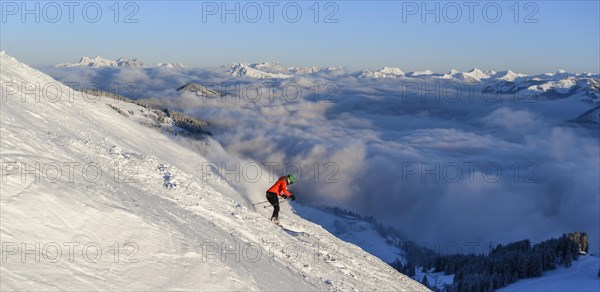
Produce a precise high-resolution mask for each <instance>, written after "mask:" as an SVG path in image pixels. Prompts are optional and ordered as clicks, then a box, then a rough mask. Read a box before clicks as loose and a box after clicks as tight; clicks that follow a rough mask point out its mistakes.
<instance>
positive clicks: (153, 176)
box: [0, 54, 426, 291]
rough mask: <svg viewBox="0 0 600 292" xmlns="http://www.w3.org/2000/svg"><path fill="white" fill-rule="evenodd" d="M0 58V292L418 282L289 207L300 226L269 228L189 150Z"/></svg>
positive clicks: (292, 222) (411, 287)
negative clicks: (0, 192) (301, 216)
mask: <svg viewBox="0 0 600 292" xmlns="http://www.w3.org/2000/svg"><path fill="white" fill-rule="evenodd" d="M1 58H2V59H1V66H2V68H1V69H2V70H1V71H2V73H1V80H0V81H1V82H2V107H1V113H2V114H1V122H2V127H1V129H0V133H1V135H2V142H1V143H2V144H1V146H2V147H1V152H2V157H1V160H2V166H3V167H2V178H3V182H2V195H1V198H0V207H1V209H2V210H1V211H2V212H1V230H0V235H1V241H2V258H3V263H2V265H1V267H0V273H1V275H2V282H1V287H0V289H2V290H48V289H53V290H175V289H177V290H258V289H262V290H271V291H274V290H355V289H357V290H386V291H392V290H393V291H418V290H426V288H425V287H424V286H422V285H420V284H419V283H417V282H415V281H413V280H411V279H410V278H408V277H406V276H404V275H402V274H400V273H398V272H397V271H395V270H394V269H393V268H391V267H390V266H388V265H387V264H385V263H384V262H383V261H381V260H379V259H378V258H376V257H374V256H372V255H371V254H368V253H367V252H364V251H363V250H362V249H360V248H358V247H357V246H355V245H353V244H350V243H346V242H344V241H342V240H340V239H338V238H336V237H335V236H333V235H331V234H330V233H328V232H327V231H326V230H324V229H323V228H321V227H320V226H317V225H315V224H313V223H310V222H308V221H306V220H304V219H302V218H300V217H299V216H297V215H295V214H294V213H293V212H292V210H291V209H290V207H289V206H284V207H283V211H282V212H283V215H282V216H281V219H282V221H283V222H286V224H287V225H286V226H287V228H288V229H290V230H293V231H302V232H298V233H293V232H286V231H285V230H282V229H281V228H280V227H277V226H274V225H273V224H272V223H270V222H269V221H268V220H267V219H266V218H267V217H268V216H269V214H268V213H269V212H270V210H269V209H263V208H258V210H256V209H254V208H253V207H252V205H251V204H250V202H252V201H255V202H256V201H262V200H264V198H263V196H264V194H263V193H262V192H246V191H244V190H240V189H239V188H236V187H233V186H231V185H230V184H228V183H227V182H226V181H224V180H222V179H220V177H219V176H218V175H215V174H213V173H209V172H201V171H202V165H204V163H206V162H207V161H208V160H207V158H205V157H203V156H202V155H200V154H198V152H195V151H194V150H192V149H193V147H186V146H189V145H186V146H184V145H183V143H181V141H179V142H178V141H174V140H173V139H170V138H169V137H168V136H167V135H162V134H160V133H159V132H157V131H155V130H153V129H151V128H148V127H145V126H143V125H141V124H140V123H139V122H138V121H136V120H135V119H132V118H126V117H125V116H123V115H122V114H119V113H118V112H117V111H115V110H113V109H111V108H109V107H108V106H106V104H107V103H110V101H109V100H108V101H105V100H104V99H105V98H104V97H101V98H99V99H97V100H94V101H90V100H84V99H83V98H82V95H81V93H80V92H76V91H72V90H70V89H69V88H67V87H66V86H64V85H62V84H59V83H58V82H56V81H55V80H54V79H52V78H50V77H48V76H47V75H45V74H43V73H41V72H39V71H37V70H34V69H32V68H30V67H28V66H27V65H24V64H22V63H20V62H18V61H17V60H15V59H14V58H12V57H10V56H8V55H6V54H2V55H1ZM44 88H46V89H47V91H46V92H44ZM36 92H37V93H36ZM57 92H61V93H62V95H60V94H59V95H50V96H48V95H49V94H54V93H57ZM25 93H26V94H25ZM22 97H24V100H23V99H22ZM51 97H52V98H51ZM38 98H39V100H36V99H38ZM140 109H142V108H141V107H139V106H137V105H129V106H128V109H127V110H133V111H138V112H140V113H141V112H142V111H140ZM137 115H138V114H137V113H136V116H137ZM209 141H210V142H209V143H208V146H206V147H208V149H207V152H208V153H210V152H211V150H212V149H213V148H214V149H219V148H218V145H216V143H215V142H214V141H212V140H210V139H209ZM189 143H193V142H189ZM215 147H216V148H215ZM257 184H258V186H257V188H258V189H263V188H266V187H268V185H269V182H268V181H266V179H265V181H260V182H258V183H257Z"/></svg>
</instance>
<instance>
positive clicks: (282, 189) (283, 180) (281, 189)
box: [267, 176, 292, 197]
mask: <svg viewBox="0 0 600 292" xmlns="http://www.w3.org/2000/svg"><path fill="white" fill-rule="evenodd" d="M267 192H269V193H276V194H277V195H279V196H282V197H285V196H284V195H283V194H285V195H287V197H289V196H291V195H292V193H290V192H289V191H288V190H287V177H285V176H282V177H280V178H279V179H278V180H277V182H276V183H275V184H274V185H273V186H272V187H271V188H270V189H269V190H268V191H267Z"/></svg>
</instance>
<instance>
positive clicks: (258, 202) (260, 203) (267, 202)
mask: <svg viewBox="0 0 600 292" xmlns="http://www.w3.org/2000/svg"><path fill="white" fill-rule="evenodd" d="M268 202H269V201H264V202H258V203H254V204H252V205H258V204H264V203H268Z"/></svg>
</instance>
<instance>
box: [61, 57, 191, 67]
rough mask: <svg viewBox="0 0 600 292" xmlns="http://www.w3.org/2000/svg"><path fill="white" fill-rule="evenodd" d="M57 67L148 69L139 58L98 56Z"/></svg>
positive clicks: (172, 65)
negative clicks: (115, 58)
mask: <svg viewBox="0 0 600 292" xmlns="http://www.w3.org/2000/svg"><path fill="white" fill-rule="evenodd" d="M55 67H90V68H103V67H139V68H142V67H143V68H148V67H147V66H146V65H145V64H144V62H142V61H141V60H140V59H138V58H133V59H128V58H125V57H120V58H119V59H117V60H116V61H114V60H110V59H106V58H103V57H100V56H96V57H94V58H90V57H82V58H81V59H80V60H79V62H78V63H62V64H57V65H55ZM149 67H150V68H152V67H161V68H169V69H174V68H185V65H183V64H181V63H173V64H172V63H158V64H157V65H156V66H149Z"/></svg>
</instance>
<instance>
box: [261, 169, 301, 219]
mask: <svg viewBox="0 0 600 292" xmlns="http://www.w3.org/2000/svg"><path fill="white" fill-rule="evenodd" d="M295 181H296V177H294V176H293V175H291V174H288V175H287V176H282V177H280V178H279V179H278V180H277V182H276V183H275V184H274V185H273V186H272V187H271V188H269V190H267V200H268V201H269V203H271V205H272V206H273V215H272V216H271V222H273V223H275V224H279V196H282V197H284V198H285V199H287V198H290V199H292V201H294V200H296V197H295V196H294V195H292V193H290V192H289V191H288V189H287V186H288V185H291V184H293V183H294V182H295Z"/></svg>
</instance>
